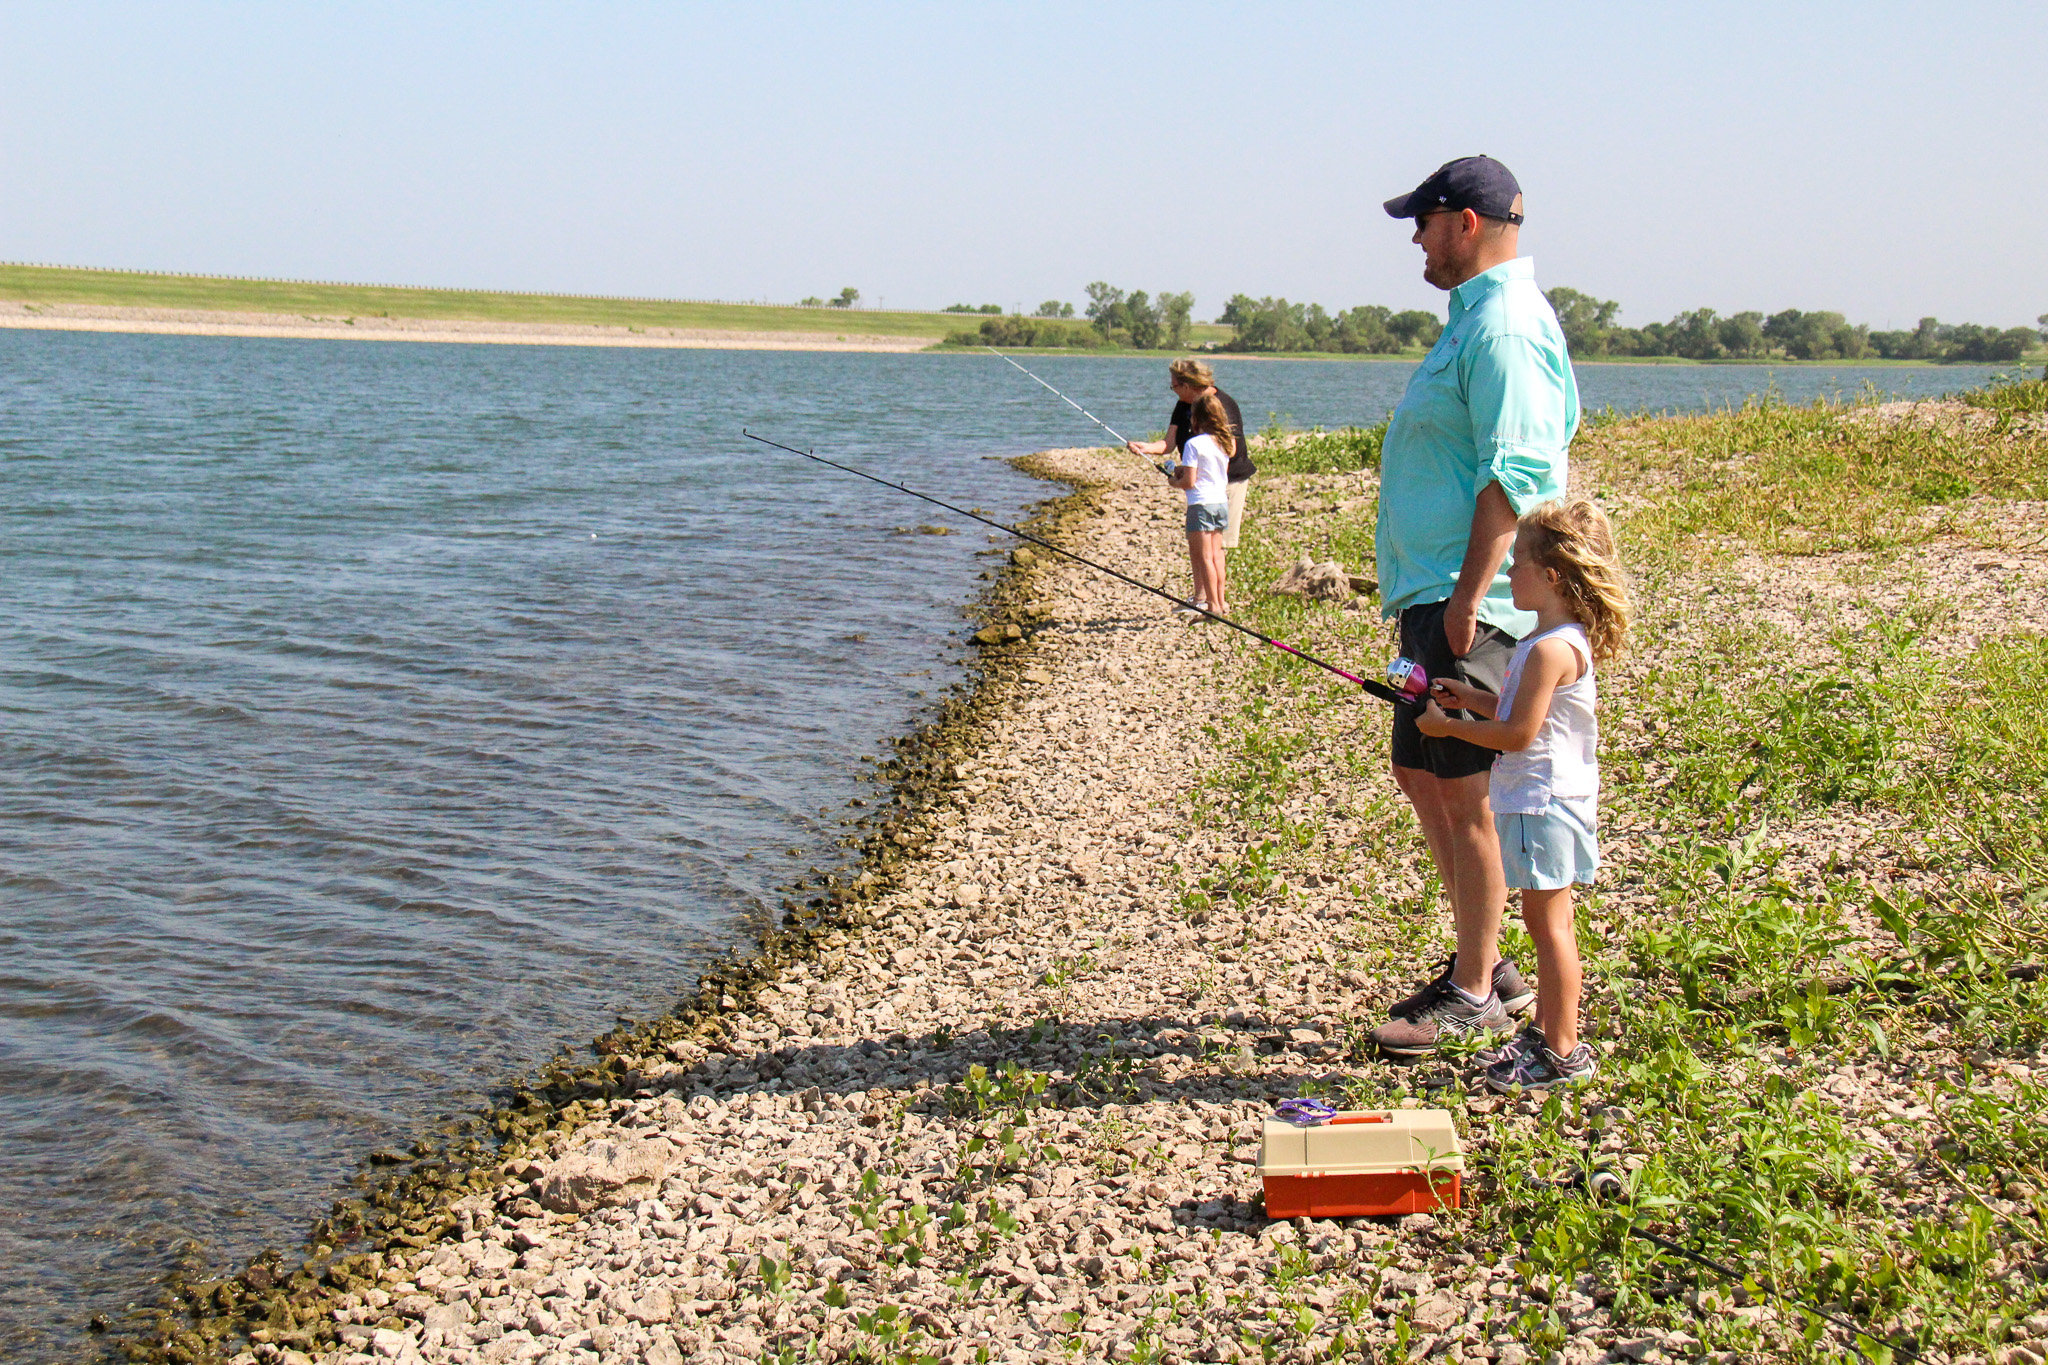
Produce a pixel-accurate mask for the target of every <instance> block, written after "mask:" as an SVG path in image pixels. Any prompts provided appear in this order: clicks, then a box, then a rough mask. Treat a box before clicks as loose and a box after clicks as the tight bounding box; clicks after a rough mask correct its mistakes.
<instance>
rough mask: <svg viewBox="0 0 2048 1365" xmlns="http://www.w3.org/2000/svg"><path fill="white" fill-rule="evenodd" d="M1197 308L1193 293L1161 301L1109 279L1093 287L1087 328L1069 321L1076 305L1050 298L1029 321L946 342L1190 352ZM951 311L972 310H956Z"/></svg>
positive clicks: (989, 326)
mask: <svg viewBox="0 0 2048 1365" xmlns="http://www.w3.org/2000/svg"><path fill="white" fill-rule="evenodd" d="M1194 309H1195V296H1194V295H1193V294H1185V293H1183V294H1161V295H1160V296H1159V297H1158V298H1156V299H1155V298H1153V297H1152V296H1151V295H1150V294H1147V293H1146V292H1145V291H1144V290H1142V289H1138V290H1133V291H1130V292H1125V291H1124V290H1122V289H1119V288H1117V287H1116V286H1115V285H1112V284H1110V283H1109V282H1108V281H1106V280H1097V281H1095V282H1094V283H1093V284H1091V285H1089V286H1088V307H1087V310H1086V312H1085V313H1084V314H1083V316H1085V317H1086V318H1087V319H1088V322H1087V324H1086V325H1085V326H1084V325H1082V324H1081V323H1079V322H1077V321H1069V320H1068V319H1071V318H1073V316H1074V305H1073V304H1071V303H1062V302H1060V301H1059V300H1058V299H1047V300H1046V301H1045V302H1044V303H1041V304H1039V305H1038V309H1037V311H1036V312H1034V313H1033V314H1032V315H1031V316H1030V317H1028V318H1027V317H1019V316H1017V315H1015V314H1012V315H1010V316H1007V317H992V318H988V319H986V320H984V321H983V322H982V324H981V328H980V330H978V331H974V332H955V333H953V334H952V335H951V336H949V337H947V338H946V344H947V345H949V346H1034V347H1052V346H1070V347H1081V348H1084V349H1088V350H1105V349H1110V348H1118V349H1122V348H1131V349H1136V350H1141V351H1156V350H1174V351H1178V350H1184V349H1186V347H1187V344H1188V328H1189V327H1190V326H1191V325H1192V324H1193V314H1194ZM946 311H948V312H967V311H972V310H969V309H966V308H964V307H960V306H956V307H954V308H950V309H947V310H946ZM979 311H982V312H989V311H991V310H989V309H981V310H979ZM994 311H1000V310H994Z"/></svg>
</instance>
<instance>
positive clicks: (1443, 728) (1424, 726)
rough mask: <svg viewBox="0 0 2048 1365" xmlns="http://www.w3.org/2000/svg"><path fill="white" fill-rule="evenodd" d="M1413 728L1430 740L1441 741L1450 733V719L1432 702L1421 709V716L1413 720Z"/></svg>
mask: <svg viewBox="0 0 2048 1365" xmlns="http://www.w3.org/2000/svg"><path fill="white" fill-rule="evenodd" d="M1415 728H1416V729H1418V730H1420V731H1422V733H1423V734H1425V735H1428V736H1429V737H1430V738H1431V739H1443V738H1445V737H1446V736H1448V735H1449V734H1450V733H1451V718H1450V717H1449V716H1447V715H1445V714H1444V712H1443V708H1442V707H1440V706H1438V705H1437V704H1436V703H1435V702H1434V701H1432V702H1430V703H1429V705H1427V706H1425V707H1423V708H1422V714H1421V715H1419V716H1417V717H1416V718H1415Z"/></svg>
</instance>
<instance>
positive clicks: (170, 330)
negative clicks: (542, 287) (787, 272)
mask: <svg viewBox="0 0 2048 1365" xmlns="http://www.w3.org/2000/svg"><path fill="white" fill-rule="evenodd" d="M0 327H11V328H15V329H25V330H31V331H65V332H150V333H156V334H159V335H165V336H214V337H300V338H307V339H312V340H322V341H442V342H458V343H466V344H472V345H491V346H633V347H643V348H654V349H657V350H661V349H667V350H677V349H682V350H727V351H921V350H924V349H925V348H926V347H928V346H930V345H931V344H932V342H933V338H930V337H903V336H873V335H866V334H862V333H857V332H844V333H840V332H725V331H713V330H709V329H698V328H681V327H648V328H645V329H641V328H632V327H599V326H586V325H581V324H576V323H552V322H467V321H462V320H460V319H449V318H434V319H429V318H387V317H352V318H345V317H316V316H310V315H302V314H297V313H222V312H209V311H202V310H197V309H176V308H115V307H102V306H98V305H88V304H69V303H6V302H0Z"/></svg>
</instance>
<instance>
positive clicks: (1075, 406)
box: [981, 346, 1129, 446]
mask: <svg viewBox="0 0 2048 1365" xmlns="http://www.w3.org/2000/svg"><path fill="white" fill-rule="evenodd" d="M981 349H982V350H984V351H987V352H988V353H989V354H990V355H992V356H994V357H996V359H998V360H1002V361H1007V362H1008V363H1009V364H1011V365H1013V366H1015V367H1016V368H1017V369H1019V370H1022V371H1023V372H1024V373H1025V374H1027V375H1030V376H1031V378H1033V379H1038V376H1037V375H1035V374H1031V371H1029V370H1026V369H1024V367H1023V366H1022V365H1018V364H1017V362H1016V361H1014V360H1011V359H1010V357H1008V356H1006V355H1004V354H1003V353H1002V352H1001V351H998V350H997V349H996V348H995V347H993V346H984V347H982V348H981ZM1038 382H1039V383H1041V384H1045V387H1046V388H1047V389H1049V390H1051V392H1052V394H1053V396H1054V397H1055V398H1057V399H1059V400H1060V401H1061V402H1062V403H1065V404H1066V405H1067V406H1068V407H1070V408H1072V409H1073V410H1074V411H1075V412H1078V413H1080V414H1081V415H1082V416H1083V417H1086V418H1087V419H1088V420H1089V421H1091V422H1093V423H1095V425H1096V426H1098V427H1101V428H1102V429H1103V430H1104V431H1106V432H1108V433H1109V434H1110V435H1112V436H1114V437H1116V443H1117V444H1118V445H1120V446H1123V445H1128V444H1129V443H1128V442H1127V441H1125V440H1124V437H1123V433H1121V432H1119V431H1118V430H1117V429H1116V428H1115V427H1113V426H1111V425H1110V424H1109V423H1107V422H1105V421H1103V420H1102V419H1101V418H1100V417H1097V416H1096V415H1095V414H1094V413H1092V412H1090V411H1088V409H1086V408H1084V407H1082V406H1081V405H1080V404H1079V403H1076V402H1075V401H1074V400H1073V399H1071V398H1069V397H1067V396H1066V395H1065V394H1063V393H1061V392H1060V391H1059V390H1058V389H1055V388H1053V387H1052V385H1050V384H1046V383H1045V381H1044V380H1043V379H1038Z"/></svg>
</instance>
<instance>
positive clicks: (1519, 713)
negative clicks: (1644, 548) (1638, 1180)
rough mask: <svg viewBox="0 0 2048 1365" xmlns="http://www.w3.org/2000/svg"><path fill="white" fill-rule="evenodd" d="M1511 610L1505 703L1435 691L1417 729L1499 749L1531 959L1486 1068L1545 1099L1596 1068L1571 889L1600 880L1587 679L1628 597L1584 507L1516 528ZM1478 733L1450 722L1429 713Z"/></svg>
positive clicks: (1606, 529)
mask: <svg viewBox="0 0 2048 1365" xmlns="http://www.w3.org/2000/svg"><path fill="white" fill-rule="evenodd" d="M1508 582H1509V584H1510V585H1511V586H1512V587H1513V588H1514V592H1515V605H1516V606H1518V607H1520V608H1521V609H1522V610H1524V611H1533V612H1535V613H1536V629H1535V630H1534V631H1532V632H1531V633H1530V634H1529V636H1528V638H1526V639H1524V640H1522V641H1521V642H1520V643H1519V644H1517V645H1516V646H1515V653H1514V657H1513V659H1511V660H1510V661H1509V663H1508V671H1507V677H1506V679H1505V680H1504V681H1503V682H1502V684H1501V690H1500V694H1499V695H1498V696H1496V695H1495V694H1493V693H1491V692H1488V691H1486V690H1485V689H1483V688H1479V687H1474V686H1472V685H1470V684H1469V683H1464V682H1460V681H1458V680H1457V679H1455V678H1439V679H1437V680H1436V681H1435V683H1434V684H1433V685H1432V687H1431V694H1432V695H1431V700H1430V702H1429V704H1428V706H1427V707H1426V708H1425V709H1424V711H1423V714H1422V718H1421V719H1420V720H1419V721H1418V722H1417V725H1418V727H1419V728H1420V729H1421V731H1422V733H1424V734H1425V735H1440V736H1441V735H1450V736H1454V737H1456V738H1458V739H1463V740H1467V741H1469V742H1471V743H1473V744H1480V745H1484V746H1485V747H1486V748H1489V749H1497V750H1499V751H1500V756H1499V757H1498V758H1496V759H1495V760H1494V763H1493V773H1492V777H1491V780H1490V782H1489V786H1488V795H1489V799H1490V801H1491V804H1492V806H1493V822H1494V826H1495V828H1496V829H1497V830H1498V831H1499V833H1500V853H1501V863H1502V865H1503V867H1504V869H1505V871H1506V873H1507V884H1508V885H1509V886H1510V887H1512V888H1516V889H1519V890H1520V891H1521V893H1522V921H1523V923H1524V924H1526V925H1527V926H1528V929H1529V937H1530V939H1531V940H1533V941H1534V943H1535V947H1536V979H1537V981H1536V1013H1535V1015H1534V1017H1533V1018H1532V1019H1531V1021H1530V1023H1529V1026H1528V1027H1527V1028H1525V1029H1523V1031H1522V1033H1521V1035H1520V1036H1519V1037H1517V1038H1516V1039H1515V1040H1514V1041H1513V1042H1511V1043H1509V1044H1508V1045H1507V1046H1506V1047H1504V1048H1502V1049H1499V1050H1498V1051H1496V1052H1493V1053H1491V1054H1482V1056H1483V1059H1484V1060H1485V1061H1486V1062H1487V1063H1488V1065H1487V1069H1486V1083H1487V1085H1488V1086H1489V1087H1491V1088H1492V1089H1494V1090H1496V1091H1500V1092H1503V1093H1505V1092H1506V1091H1509V1090H1513V1089H1516V1088H1518V1087H1519V1088H1521V1089H1524V1090H1547V1089H1549V1088H1550V1087H1551V1086H1554V1085H1578V1084H1582V1083H1584V1082H1586V1081H1588V1080H1591V1079H1592V1077H1593V1073H1594V1071H1595V1070H1596V1069H1597V1059H1596V1057H1595V1055H1594V1052H1593V1049H1592V1047H1591V1045H1589V1044H1587V1043H1585V1042H1583V1041H1581V1040H1580V1038H1579V990H1580V971H1579V945H1578V938H1577V936H1576V934H1575V932H1574V930H1573V927H1572V888H1573V886H1574V885H1576V884H1578V883H1580V882H1591V881H1592V880H1593V876H1594V873H1595V872H1596V871H1597V870H1598V869H1599V866H1600V854H1599V845H1598V839H1597V835H1596V830H1597V828H1598V802H1599V793H1600V763H1599V757H1598V754H1597V752H1596V751H1597V749H1598V747H1599V738H1600V733H1599V727H1598V725H1597V723H1596V722H1595V719H1594V705H1595V703H1596V702H1597V700H1598V692H1597V689H1596V686H1595V684H1594V681H1593V665H1594V664H1595V663H1605V662H1607V661H1608V660H1609V659H1611V658H1613V657H1614V656H1615V655H1616V654H1617V653H1619V652H1620V650H1621V645H1622V639H1623V637H1624V636H1625V635H1626V634H1627V633H1628V624H1629V601H1628V588H1627V585H1626V583H1625V581H1624V580H1623V577H1622V572H1621V562H1620V559H1619V557H1618V556H1617V555H1616V553H1615V548H1614V529H1613V527H1611V526H1610V525H1608V522H1607V517H1606V515H1605V514H1604V513H1602V512H1601V510H1600V509H1599V508H1598V507H1597V506H1595V505H1594V504H1592V503H1591V502H1587V501H1584V500H1579V501H1574V502H1551V503H1545V504H1544V505H1543V506H1541V507H1538V508H1536V509H1534V510H1533V511H1531V512H1529V513H1528V514H1527V515H1526V516H1524V517H1522V519H1521V521H1520V523H1519V524H1518V525H1517V527H1516V530H1515V552H1514V564H1513V566H1512V567H1511V568H1510V569H1509V570H1508ZM1438 698H1441V699H1442V700H1443V702H1444V704H1445V705H1447V706H1449V707H1451V708H1452V709H1455V710H1463V711H1472V712H1476V713H1478V714H1479V715H1481V716H1487V717H1491V719H1487V720H1465V719H1455V718H1453V717H1450V716H1447V715H1445V714H1444V712H1443V710H1442V709H1441V708H1440V707H1439V706H1438V705H1437V699H1438Z"/></svg>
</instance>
